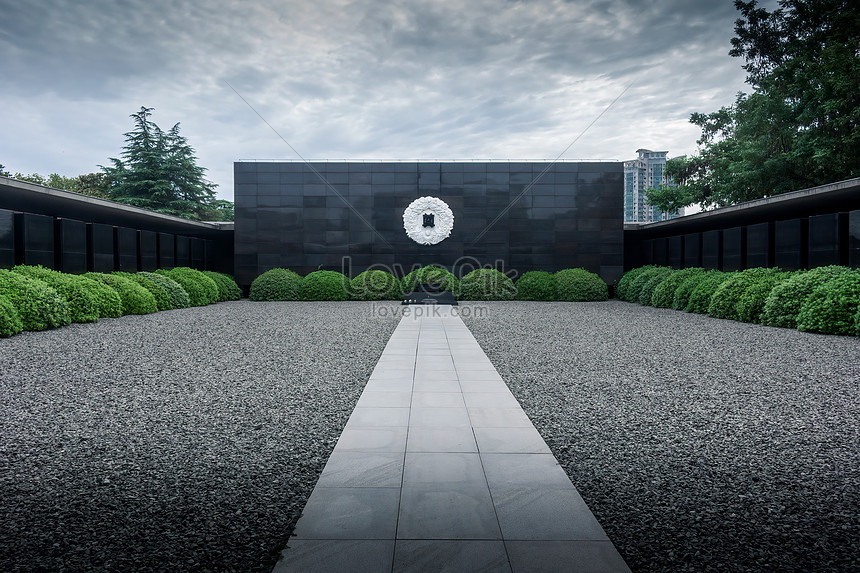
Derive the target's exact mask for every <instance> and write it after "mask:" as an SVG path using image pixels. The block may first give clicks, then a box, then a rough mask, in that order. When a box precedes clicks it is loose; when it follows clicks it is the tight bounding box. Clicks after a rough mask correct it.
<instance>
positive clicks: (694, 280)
mask: <svg viewBox="0 0 860 573" xmlns="http://www.w3.org/2000/svg"><path fill="white" fill-rule="evenodd" d="M719 272H720V271H718V270H714V269H710V270H707V271H705V272H703V273H693V274H692V275H690V276H689V277H688V278H686V279H685V280H684V282H682V283H681V286H679V287H678V288H676V289H675V298H673V299H672V308H674V309H675V310H687V305H688V304H689V303H690V296H691V295H692V294H693V292H694V291H695V290H696V289H697V288H698V286H699V283H701V282H702V281H705V280H707V278H708V277H710V276H711V275H713V274H714V273H719Z"/></svg>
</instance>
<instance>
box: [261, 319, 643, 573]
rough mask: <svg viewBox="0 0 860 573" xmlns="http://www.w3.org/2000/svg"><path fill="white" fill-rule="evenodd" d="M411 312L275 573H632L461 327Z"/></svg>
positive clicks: (393, 339) (381, 362) (457, 322)
mask: <svg viewBox="0 0 860 573" xmlns="http://www.w3.org/2000/svg"><path fill="white" fill-rule="evenodd" d="M411 308H412V309H413V310H415V311H416V312H415V314H414V315H413V316H404V318H403V319H402V320H401V322H400V324H399V325H398V327H397V329H396V330H395V332H394V334H393V335H392V337H391V340H389V342H388V345H387V346H386V347H385V351H384V352H383V354H382V357H381V358H380V359H379V363H378V364H377V365H376V368H375V369H374V371H373V374H372V375H371V377H370V380H369V382H368V383H367V386H366V388H365V390H364V393H363V394H362V395H361V398H360V399H359V401H358V404H357V405H356V408H355V410H354V411H353V413H352V416H351V417H350V418H349V421H348V422H347V424H346V427H345V428H344V431H343V434H342V435H341V437H340V440H339V441H338V443H337V445H336V446H335V449H334V451H333V452H332V455H331V457H330V458H329V460H328V463H327V464H326V466H325V469H324V470H323V472H322V475H321V476H320V479H319V481H318V482H317V484H316V487H315V489H314V491H313V493H312V494H311V497H310V499H309V500H308V503H307V505H306V506H305V510H304V513H303V516H302V518H301V519H299V522H298V524H297V525H296V530H295V537H293V538H291V540H290V542H289V545H288V548H287V549H285V550H284V553H283V555H282V557H281V560H280V561H279V562H278V565H277V566H276V567H275V573H286V572H303V573H305V572H312V571H320V572H326V573H331V572H337V571H361V572H365V571H366V572H376V571H379V572H383V571H384V572H392V571H393V572H405V571H416V572H419V571H420V572H428V571H452V572H461V571H462V572H466V571H468V572H473V571H506V572H514V573H516V572H526V571H528V572H534V571H581V572H625V571H629V569H628V568H627V566H626V565H625V563H624V561H623V560H622V559H621V557H620V555H619V554H618V552H617V551H616V550H615V547H614V546H613V545H612V543H611V542H610V541H609V539H608V538H607V537H606V535H605V534H604V532H603V529H602V528H601V527H600V525H599V524H598V523H597V521H596V520H595V519H594V516H593V515H592V514H591V511H589V509H588V507H587V506H586V505H585V503H584V502H583V501H582V498H581V497H580V496H579V493H577V491H576V489H575V488H574V486H573V484H571V482H570V479H568V477H567V474H565V473H564V470H562V469H561V467H560V466H559V465H558V462H557V461H556V459H555V457H553V455H552V454H551V453H550V451H549V448H548V447H547V445H546V443H545V442H544V441H543V439H542V438H541V436H540V435H539V434H538V432H537V430H535V428H534V426H533V425H532V423H531V421H530V420H529V419H528V417H527V416H526V414H525V413H524V412H523V410H522V408H521V407H520V405H519V403H518V402H517V401H516V399H515V398H514V397H513V395H512V394H511V393H510V391H509V390H508V388H507V386H506V385H505V383H504V382H503V381H502V378H501V377H500V376H499V374H498V372H496V369H495V368H494V367H493V365H492V364H491V363H490V360H489V359H488V358H487V356H486V355H485V354H484V352H483V350H481V347H480V346H479V345H478V343H477V341H476V340H475V338H474V337H473V336H472V334H471V332H469V330H468V329H467V328H466V326H465V325H464V324H463V321H462V320H460V318H458V317H456V316H451V307H447V306H441V307H411ZM419 313H420V314H424V316H418V314H419ZM440 315H441V316H440Z"/></svg>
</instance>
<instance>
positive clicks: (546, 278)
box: [249, 266, 609, 301]
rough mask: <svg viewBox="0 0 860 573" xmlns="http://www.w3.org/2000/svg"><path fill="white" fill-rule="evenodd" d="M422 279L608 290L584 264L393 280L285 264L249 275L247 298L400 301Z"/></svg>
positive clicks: (536, 296)
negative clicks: (301, 270) (513, 274)
mask: <svg viewBox="0 0 860 573" xmlns="http://www.w3.org/2000/svg"><path fill="white" fill-rule="evenodd" d="M422 283H433V284H438V285H440V287H441V288H442V289H443V290H447V291H452V292H453V293H454V294H455V295H456V296H457V298H458V299H460V300H514V299H516V300H543V301H553V300H559V301H601V300H606V299H607V298H608V297H609V289H608V287H607V285H606V283H605V282H603V280H602V279H601V278H600V277H599V276H597V275H596V274H594V273H592V272H589V271H586V270H585V269H565V270H563V271H558V272H557V273H549V272H544V271H530V272H527V273H524V274H523V275H522V276H521V277H519V279H518V280H517V281H516V283H514V281H513V280H511V278H510V277H509V276H507V275H505V274H504V273H502V272H500V271H497V270H495V269H475V270H474V271H472V272H470V273H468V274H467V275H465V276H464V277H463V278H462V279H459V280H458V279H457V277H455V276H454V275H453V274H452V273H450V272H449V271H447V270H446V269H443V268H441V267H436V266H428V267H422V268H419V269H416V270H414V271H412V272H411V273H409V274H408V275H406V276H405V277H403V279H402V280H399V279H397V277H395V276H394V275H393V274H391V273H389V272H386V271H383V270H368V271H364V272H363V273H361V274H359V275H357V276H356V277H355V278H353V279H352V280H350V278H349V277H347V276H346V275H344V274H342V273H339V272H337V271H314V272H312V273H310V274H308V275H307V276H305V277H302V276H300V275H298V274H297V273H295V272H293V271H291V270H289V269H271V270H269V271H266V272H265V273H263V274H261V275H260V276H258V277H257V278H256V279H254V282H253V283H251V290H250V293H249V298H250V299H251V300H258V301H272V300H401V299H402V298H403V296H404V295H405V294H407V293H410V292H413V291H414V290H415V289H416V288H417V285H419V284H422Z"/></svg>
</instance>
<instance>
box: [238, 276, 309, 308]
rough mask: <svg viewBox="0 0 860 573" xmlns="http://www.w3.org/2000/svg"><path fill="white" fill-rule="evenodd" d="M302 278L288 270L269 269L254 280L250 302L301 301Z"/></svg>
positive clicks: (249, 296) (250, 292) (249, 295)
mask: <svg viewBox="0 0 860 573" xmlns="http://www.w3.org/2000/svg"><path fill="white" fill-rule="evenodd" d="M301 288H302V277H300V276H299V275H298V274H297V273H294V272H293V271H291V270H289V269H269V270H268V271H266V272H264V273H263V274H261V275H260V276H258V277H257V278H255V279H254V281H253V282H252V283H251V290H250V291H249V293H248V298H249V299H250V300H257V301H265V300H301V296H302V295H301Z"/></svg>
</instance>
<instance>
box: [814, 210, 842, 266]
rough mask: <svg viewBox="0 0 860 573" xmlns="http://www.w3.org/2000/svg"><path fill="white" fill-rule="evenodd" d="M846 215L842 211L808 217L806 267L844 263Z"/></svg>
mask: <svg viewBox="0 0 860 573" xmlns="http://www.w3.org/2000/svg"><path fill="white" fill-rule="evenodd" d="M847 229H848V225H847V216H846V215H845V214H842V213H831V214H828V215H815V216H812V217H810V218H809V239H808V243H807V244H808V261H807V264H808V267H809V268H815V267H824V266H827V265H840V264H845V263H846V262H847V261H846V260H843V259H844V258H845V257H844V256H843V253H845V252H846V243H847V240H846V241H843V240H842V238H843V236H845V238H846V239H847Z"/></svg>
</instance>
